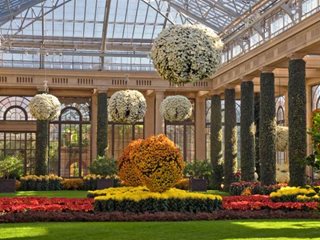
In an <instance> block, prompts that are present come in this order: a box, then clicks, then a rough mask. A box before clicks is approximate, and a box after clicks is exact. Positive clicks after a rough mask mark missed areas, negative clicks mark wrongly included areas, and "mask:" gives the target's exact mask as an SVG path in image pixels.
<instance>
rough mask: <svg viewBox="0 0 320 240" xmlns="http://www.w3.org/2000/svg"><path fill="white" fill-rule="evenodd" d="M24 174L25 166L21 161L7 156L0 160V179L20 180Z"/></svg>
mask: <svg viewBox="0 0 320 240" xmlns="http://www.w3.org/2000/svg"><path fill="white" fill-rule="evenodd" d="M22 173H23V164H22V161H21V159H19V158H17V157H15V156H6V157H5V158H4V159H3V160H0V178H5V179H10V178H20V176H21V175H22Z"/></svg>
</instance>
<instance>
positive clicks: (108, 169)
mask: <svg viewBox="0 0 320 240" xmlns="http://www.w3.org/2000/svg"><path fill="white" fill-rule="evenodd" d="M89 170H90V172H91V173H92V174H96V175H101V176H104V177H109V178H114V177H115V175H116V173H117V164H116V161H115V160H114V159H112V158H106V157H105V156H98V158H97V159H95V160H94V161H93V162H92V164H91V165H90V167H89Z"/></svg>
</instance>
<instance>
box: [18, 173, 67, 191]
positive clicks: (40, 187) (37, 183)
mask: <svg viewBox="0 0 320 240" xmlns="http://www.w3.org/2000/svg"><path fill="white" fill-rule="evenodd" d="M62 180H63V178H61V177H58V176H56V175H52V174H51V175H46V176H36V175H28V176H25V177H22V178H21V179H20V182H21V185H20V189H19V190H21V191H56V190H61V189H62Z"/></svg>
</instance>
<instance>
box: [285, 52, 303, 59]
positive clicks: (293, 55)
mask: <svg viewBox="0 0 320 240" xmlns="http://www.w3.org/2000/svg"><path fill="white" fill-rule="evenodd" d="M306 55H307V54H306V53H290V54H289V55H287V58H289V59H290V60H297V59H303V58H304V57H305V56H306Z"/></svg>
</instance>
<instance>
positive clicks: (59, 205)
mask: <svg viewBox="0 0 320 240" xmlns="http://www.w3.org/2000/svg"><path fill="white" fill-rule="evenodd" d="M25 211H45V212H61V211H74V212H79V211H81V212H89V211H93V199H89V198H88V199H86V198H84V199H76V198H75V199H71V198H45V197H15V198H0V213H1V212H25Z"/></svg>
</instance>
